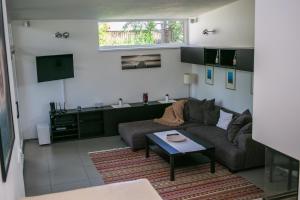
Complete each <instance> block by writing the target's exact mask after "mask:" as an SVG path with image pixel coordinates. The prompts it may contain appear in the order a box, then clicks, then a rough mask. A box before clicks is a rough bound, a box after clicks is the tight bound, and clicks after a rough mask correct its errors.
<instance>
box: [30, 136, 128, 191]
mask: <svg viewBox="0 0 300 200" xmlns="http://www.w3.org/2000/svg"><path fill="white" fill-rule="evenodd" d="M119 147H125V144H124V143H123V142H122V141H121V139H120V138H119V137H106V138H97V139H89V140H80V141H70V142H63V143H55V144H52V145H47V146H39V145H38V143H37V141H36V140H30V141H27V142H26V143H25V167H24V179H25V188H26V195H27V196H35V195H40V194H46V193H52V192H59V191H66V190H70V189H75V188H82V187H88V186H95V185H101V184H103V181H102V179H101V177H100V175H99V174H98V172H97V170H96V169H95V167H94V166H93V164H92V162H91V160H90V158H89V156H88V152H92V151H100V150H104V149H112V148H119Z"/></svg>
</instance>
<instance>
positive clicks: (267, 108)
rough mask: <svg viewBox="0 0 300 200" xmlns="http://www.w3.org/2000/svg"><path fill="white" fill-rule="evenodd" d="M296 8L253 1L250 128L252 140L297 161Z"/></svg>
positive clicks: (293, 2) (276, 0) (294, 3)
mask: <svg viewBox="0 0 300 200" xmlns="http://www.w3.org/2000/svg"><path fill="white" fill-rule="evenodd" d="M270 5H271V6H270ZM299 8H300V1H299V0H289V1H281V0H264V1H260V0H258V1H256V10H255V23H256V25H255V49H256V51H255V75H254V127H253V137H254V139H255V140H257V141H259V142H261V143H263V144H265V145H267V146H269V147H271V148H274V149H276V150H278V151H280V152H283V153H285V154H287V155H290V156H292V157H294V158H295V159H298V160H300V146H299V141H300V134H299V133H300V131H299V124H300V117H299V113H300V105H299V102H300V92H299V91H300V89H299V88H300V79H299V74H300V67H299V49H300V39H299V35H300V24H299V18H300V13H299ZM299 185H300V184H299ZM299 198H300V193H299Z"/></svg>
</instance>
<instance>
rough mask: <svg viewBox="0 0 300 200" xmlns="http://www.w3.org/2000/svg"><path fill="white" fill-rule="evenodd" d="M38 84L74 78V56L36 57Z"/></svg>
mask: <svg viewBox="0 0 300 200" xmlns="http://www.w3.org/2000/svg"><path fill="white" fill-rule="evenodd" d="M36 69H37V79H38V82H45V81H53V80H60V79H66V78H73V77H74V67H73V54H65V55H53V56H38V57H36Z"/></svg>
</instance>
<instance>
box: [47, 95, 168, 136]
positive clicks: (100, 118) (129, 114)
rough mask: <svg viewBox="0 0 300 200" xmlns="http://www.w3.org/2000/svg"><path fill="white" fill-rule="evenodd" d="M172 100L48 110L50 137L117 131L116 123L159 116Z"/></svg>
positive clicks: (106, 134) (102, 134)
mask: <svg viewBox="0 0 300 200" xmlns="http://www.w3.org/2000/svg"><path fill="white" fill-rule="evenodd" d="M170 104H171V103H164V104H162V103H159V102H157V101H153V102H149V103H148V104H143V103H131V104H130V105H131V107H126V108H125V107H124V108H113V107H111V106H105V107H101V108H95V107H94V108H84V109H81V110H80V111H78V110H76V109H70V110H66V111H65V112H55V113H50V121H51V141H52V142H59V141H66V140H74V139H86V138H94V137H105V136H114V135H118V134H119V133H118V124H119V123H122V122H131V121H139V120H147V119H154V118H159V117H161V116H162V114H163V113H164V111H165V108H166V107H167V106H169V105H170Z"/></svg>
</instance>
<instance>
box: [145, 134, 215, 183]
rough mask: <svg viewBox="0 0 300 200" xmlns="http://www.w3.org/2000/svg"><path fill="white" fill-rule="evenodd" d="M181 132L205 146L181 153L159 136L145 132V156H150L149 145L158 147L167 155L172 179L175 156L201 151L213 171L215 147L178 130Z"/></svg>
mask: <svg viewBox="0 0 300 200" xmlns="http://www.w3.org/2000/svg"><path fill="white" fill-rule="evenodd" d="M179 132H180V133H181V134H183V135H184V136H186V137H188V138H190V139H192V140H193V141H195V142H197V143H199V144H200V145H202V146H203V147H205V149H204V150H201V151H193V152H186V153H181V152H179V151H177V150H176V149H174V148H173V147H172V146H171V145H169V144H168V143H167V142H165V141H163V140H162V139H160V138H159V137H157V136H156V135H154V134H147V135H146V155H145V157H146V158H149V156H150V145H155V146H157V147H159V148H160V149H161V150H162V151H163V152H164V153H165V154H166V155H168V157H169V163H170V180H171V181H174V180H175V158H176V157H180V156H185V155H191V154H195V153H201V154H203V155H205V156H207V157H208V158H209V160H210V172H211V173H215V147H214V146H213V145H211V144H207V143H205V142H202V141H201V140H199V139H197V138H195V137H194V136H193V135H192V134H190V133H188V132H186V131H183V130H179Z"/></svg>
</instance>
